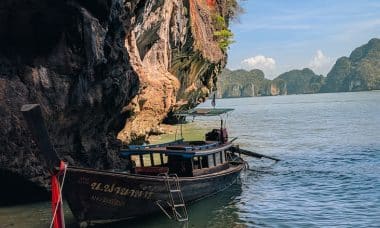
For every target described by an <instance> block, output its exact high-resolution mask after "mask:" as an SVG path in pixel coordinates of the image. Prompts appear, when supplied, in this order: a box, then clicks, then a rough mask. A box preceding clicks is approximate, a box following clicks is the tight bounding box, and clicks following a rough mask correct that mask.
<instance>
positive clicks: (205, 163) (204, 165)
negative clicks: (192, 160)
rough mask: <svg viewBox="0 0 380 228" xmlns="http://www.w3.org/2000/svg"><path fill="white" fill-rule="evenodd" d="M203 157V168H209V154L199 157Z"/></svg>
mask: <svg viewBox="0 0 380 228" xmlns="http://www.w3.org/2000/svg"><path fill="white" fill-rule="evenodd" d="M199 158H200V159H201V164H202V168H208V167H209V166H208V159H207V155H206V156H201V157H199Z"/></svg>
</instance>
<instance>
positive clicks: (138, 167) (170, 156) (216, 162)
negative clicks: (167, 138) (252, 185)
mask: <svg viewBox="0 0 380 228" xmlns="http://www.w3.org/2000/svg"><path fill="white" fill-rule="evenodd" d="M230 146H231V144H221V143H220V142H217V141H191V142H182V143H180V142H177V144H175V143H171V144H165V145H164V144H161V145H154V146H153V147H152V145H149V146H133V147H130V148H129V149H127V150H122V152H121V157H123V158H127V159H129V160H130V161H131V162H132V164H133V165H132V167H131V170H130V172H131V173H135V174H141V175H154V176H156V175H158V174H161V173H168V174H174V173H175V174H177V175H178V176H182V177H192V176H199V175H205V174H209V173H214V172H218V171H221V170H224V169H227V168H228V167H229V165H228V162H227V161H228V159H227V153H226V151H227V150H228V149H229V148H230Z"/></svg>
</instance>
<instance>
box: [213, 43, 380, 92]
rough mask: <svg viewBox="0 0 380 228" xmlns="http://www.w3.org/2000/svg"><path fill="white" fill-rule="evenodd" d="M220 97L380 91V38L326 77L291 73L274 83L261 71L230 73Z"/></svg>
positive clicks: (308, 71)
mask: <svg viewBox="0 0 380 228" xmlns="http://www.w3.org/2000/svg"><path fill="white" fill-rule="evenodd" d="M217 88H218V91H217V97H219V98H228V97H252V96H276V95H287V94H308V93H332V92H353V91H369V90H378V89H380V39H377V38H374V39H371V40H370V41H369V42H368V43H367V44H365V45H363V46H361V47H358V48H356V49H355V50H354V51H353V52H352V53H351V55H350V56H349V57H341V58H339V59H338V60H337V61H336V63H335V65H334V66H333V67H332V69H331V71H330V72H329V73H328V74H327V76H326V77H324V76H323V75H317V74H315V73H314V72H313V71H312V70H311V69H309V68H304V69H302V70H291V71H289V72H286V73H283V74H281V75H279V76H278V77H276V78H275V79H273V80H269V79H266V78H265V75H264V72H262V71H261V70H258V69H254V70H251V71H246V70H234V71H231V70H228V69H225V70H224V71H223V72H222V74H221V75H220V76H219V77H218V82H217Z"/></svg>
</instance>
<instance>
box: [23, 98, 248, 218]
mask: <svg viewBox="0 0 380 228" xmlns="http://www.w3.org/2000/svg"><path fill="white" fill-rule="evenodd" d="M22 111H23V113H24V116H25V118H26V120H27V122H28V125H29V127H30V128H31V131H32V133H33V135H34V137H35V139H36V142H37V143H38V145H39V147H40V149H41V151H42V152H43V154H44V156H45V159H46V160H47V161H48V163H50V164H52V166H53V167H52V168H51V172H53V170H54V166H57V164H59V161H60V159H59V157H58V156H57V154H56V153H55V152H54V150H53V149H52V147H51V146H50V142H48V140H47V139H48V135H47V132H46V129H45V127H44V123H43V120H42V117H41V113H40V112H41V111H40V108H39V106H38V105H26V106H23V108H22ZM228 111H231V109H198V110H193V111H192V112H191V113H186V115H206V116H207V115H220V114H223V113H226V112H228ZM183 115H185V114H183ZM221 123H222V124H221V128H220V129H213V130H212V131H211V132H209V133H207V134H206V136H205V141H183V140H176V141H173V142H170V143H164V144H157V145H145V146H139V145H130V146H128V147H127V148H125V149H122V150H121V152H120V157H121V158H123V159H128V160H129V161H130V163H131V164H132V165H131V166H130V167H128V168H127V169H125V170H95V169H87V168H81V167H73V166H68V167H67V168H66V171H65V182H64V187H63V196H64V199H66V201H67V202H68V204H69V206H70V209H71V211H72V213H73V214H74V216H75V217H76V219H77V220H78V222H79V223H82V225H83V224H85V225H87V224H93V223H104V222H112V221H118V220H124V219H129V218H133V217H137V216H141V215H147V214H151V213H155V212H159V211H162V212H163V213H165V214H166V215H167V216H168V217H169V218H173V219H176V220H177V221H187V220H188V216H187V210H186V205H187V204H188V203H191V202H193V201H196V200H199V199H202V198H204V197H207V196H209V195H212V194H215V193H217V192H219V191H222V190H223V189H225V188H227V187H229V186H230V185H232V184H233V183H234V182H235V181H236V180H237V178H238V176H239V174H240V172H241V171H242V170H243V168H244V167H245V162H244V160H243V159H242V158H240V156H238V155H237V154H236V153H235V152H236V151H237V148H238V147H235V146H233V144H232V142H231V141H228V137H227V131H226V129H225V128H223V121H222V122H221Z"/></svg>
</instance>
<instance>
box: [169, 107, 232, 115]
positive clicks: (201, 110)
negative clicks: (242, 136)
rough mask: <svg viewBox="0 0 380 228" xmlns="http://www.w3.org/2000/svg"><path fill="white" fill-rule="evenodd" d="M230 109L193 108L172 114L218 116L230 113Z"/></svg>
mask: <svg viewBox="0 0 380 228" xmlns="http://www.w3.org/2000/svg"><path fill="white" fill-rule="evenodd" d="M233 110H234V109H232V108H195V109H191V110H188V111H179V112H176V113H174V115H176V116H219V115H222V114H225V113H227V112H231V111H233Z"/></svg>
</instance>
